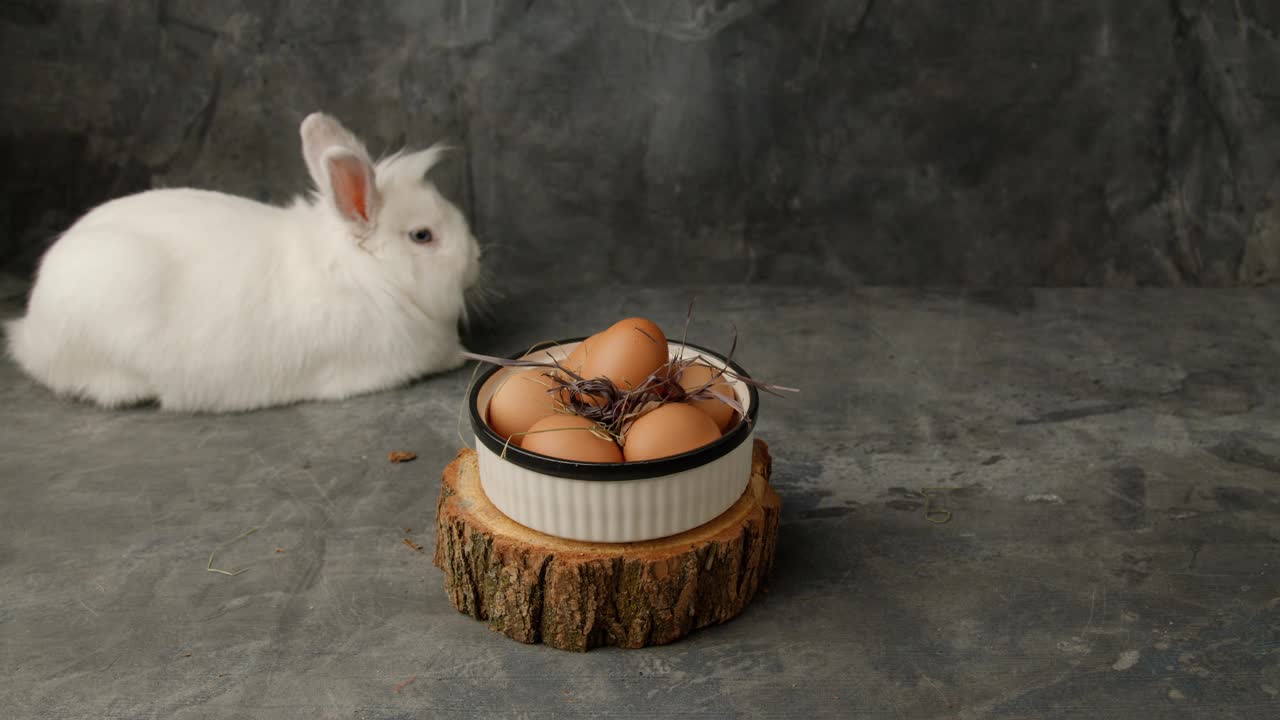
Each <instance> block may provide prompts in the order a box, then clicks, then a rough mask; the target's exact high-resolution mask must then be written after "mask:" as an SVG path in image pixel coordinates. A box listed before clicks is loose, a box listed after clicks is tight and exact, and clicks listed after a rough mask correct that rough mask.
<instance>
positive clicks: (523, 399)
mask: <svg viewBox="0 0 1280 720" xmlns="http://www.w3.org/2000/svg"><path fill="white" fill-rule="evenodd" d="M556 387H559V386H558V385H557V384H556V383H555V381H554V380H552V379H551V378H550V377H548V376H547V375H546V371H545V370H542V369H540V368H534V369H532V370H525V371H523V372H520V373H517V374H514V375H512V376H511V377H509V378H507V380H506V381H505V382H504V383H502V385H501V386H500V387H499V388H498V391H497V392H495V393H494V394H493V399H491V400H490V401H489V427H491V428H493V431H494V432H496V433H498V434H499V435H501V436H502V438H503V439H504V440H505V439H507V438H509V437H511V436H512V435H513V434H515V433H518V432H524V431H525V430H528V429H529V427H530V426H532V425H533V424H534V423H535V422H537V421H538V420H540V419H541V418H544V417H546V416H548V415H551V414H552V413H554V412H555V411H556V397H555V395H554V394H553V393H551V392H548V390H551V389H552V388H556Z"/></svg>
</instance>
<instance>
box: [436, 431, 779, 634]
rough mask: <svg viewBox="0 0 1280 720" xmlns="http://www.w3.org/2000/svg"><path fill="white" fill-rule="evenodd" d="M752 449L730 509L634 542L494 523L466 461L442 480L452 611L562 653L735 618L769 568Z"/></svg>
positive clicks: (771, 524) (767, 517)
mask: <svg viewBox="0 0 1280 720" xmlns="http://www.w3.org/2000/svg"><path fill="white" fill-rule="evenodd" d="M770 465H771V459H770V457H769V449H768V446H767V445H766V444H765V443H764V441H762V440H756V441H755V447H754V448H753V457H752V468H751V481H750V483H749V484H748V485H747V489H746V491H745V492H744V493H743V495H742V497H741V498H740V499H739V500H738V502H737V503H736V504H734V505H733V507H731V508H729V509H728V510H727V511H725V512H724V514H722V515H721V516H720V517H718V518H716V519H715V520H712V521H711V522H708V523H706V524H704V525H701V526H699V527H697V528H694V529H692V530H689V531H687V532H684V533H681V534H679V535H673V536H671V537H667V538H660V539H657V540H649V541H645V542H637V543H586V542H578V541H574V540H564V539H561V538H556V537H552V536H550V535H544V534H542V533H539V532H536V531H534V530H530V529H529V528H526V527H524V526H523V525H520V524H518V523H516V522H515V521H513V520H511V519H510V518H508V517H507V516H505V515H503V514H502V513H501V512H500V511H499V510H498V509H497V508H496V507H494V506H493V504H492V503H490V502H489V499H488V498H487V497H485V495H484V491H483V490H482V489H481V487H480V475H479V470H478V467H477V464H476V456H475V452H474V451H473V450H470V449H464V450H462V451H460V452H459V453H458V455H457V457H456V458H454V460H453V462H452V463H450V464H449V466H448V467H447V468H445V471H444V477H443V478H442V481H441V486H440V498H439V501H438V502H437V504H436V547H435V557H434V562H435V564H436V566H437V567H439V568H440V569H441V570H442V571H443V572H444V586H445V590H446V591H447V592H448V594H449V599H450V600H451V601H452V602H453V606H454V607H455V608H457V609H458V610H459V611H461V612H463V613H465V614H467V615H470V616H471V617H474V618H476V619H477V620H482V621H484V622H486V623H488V625H489V627H490V628H491V629H493V630H494V631H497V632H500V633H503V634H504V635H506V636H508V637H510V638H512V639H514V640H518V641H520V642H523V643H537V642H542V643H544V644H546V645H550V646H552V647H557V648H560V649H563V650H574V651H586V650H590V649H591V648H593V647H599V646H602V645H615V646H619V647H626V648H639V647H645V646H648V645H662V644H665V643H669V642H672V641H674V640H677V639H679V638H681V637H684V636H685V635H687V634H689V633H690V632H692V631H694V630H697V629H699V628H703V627H706V626H708V625H713V624H717V623H722V622H725V621H726V620H729V619H731V618H733V617H734V616H736V615H737V614H738V613H740V612H742V609H743V608H744V607H745V606H746V605H747V603H748V602H750V601H751V599H752V598H753V597H754V596H755V594H756V592H757V591H758V590H760V589H761V587H762V586H763V585H764V583H765V582H766V580H767V578H768V576H769V574H770V573H771V572H772V570H773V560H774V552H775V549H776V547H777V539H778V517H779V514H780V512H781V510H782V501H781V499H780V498H779V497H778V495H777V493H775V492H774V491H773V488H772V487H770V485H769V471H770Z"/></svg>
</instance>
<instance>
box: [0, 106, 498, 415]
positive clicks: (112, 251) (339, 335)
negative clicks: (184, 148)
mask: <svg viewBox="0 0 1280 720" xmlns="http://www.w3.org/2000/svg"><path fill="white" fill-rule="evenodd" d="M301 131H302V137H303V148H304V156H305V158H306V161H307V165H308V168H309V169H310V171H311V174H312V177H313V178H314V179H315V181H316V186H317V188H318V192H317V193H316V194H314V195H313V196H312V197H311V198H309V199H302V198H299V199H298V200H296V201H295V202H294V203H293V204H292V205H291V206H288V207H275V206H270V205H264V204H261V203H257V202H254V201H251V200H247V199H244V198H240V197H235V196H231V195H226V194H222V193H217V192H209V191H204V190H193V189H167V190H151V191H148V192H143V193H140V194H137V195H132V196H129V197H124V198H120V199H117V200H113V201H111V202H108V203H106V204H104V205H102V206H99V207H97V208H95V209H94V210H92V211H91V212H89V213H88V214H87V215H85V216H84V217H83V218H81V219H80V220H79V221H78V222H76V223H75V224H74V225H73V226H72V227H71V228H70V229H69V230H67V232H66V233H65V234H64V235H63V236H62V237H61V238H59V239H58V241H57V242H56V243H54V245H53V246H52V247H51V248H50V249H49V251H48V252H47V253H46V254H45V256H44V258H43V259H42V260H41V263H40V267H39V270H38V273H37V276H36V283H35V287H34V288H33V289H32V292H31V298H30V302H29V305H28V308H27V314H26V316H25V317H24V318H21V319H19V320H15V321H13V322H11V323H9V327H8V334H9V351H10V354H11V355H12V356H13V358H14V359H15V360H16V361H17V362H18V364H19V365H20V366H21V367H22V368H23V370H25V371H26V372H27V373H28V374H30V375H31V376H32V377H34V378H36V379H37V380H39V381H40V382H42V383H44V384H45V385H47V386H49V387H50V388H52V389H53V390H54V391H55V392H57V393H59V394H62V395H68V396H76V397H81V398H86V399H89V400H92V401H94V402H96V403H98V404H100V405H103V406H108V407H115V406H121V405H128V404H134V403H138V402H141V401H147V400H158V401H159V403H160V405H161V407H163V408H165V409H168V410H182V411H213V412H218V411H237V410H250V409H254V408H261V407H266V406H272V405H280V404H286V403H292V402H296V401H301V400H310V399H337V398H345V397H349V396H352V395H356V394H360V393H366V392H371V391H375V390H381V389H386V388H390V387H393V386H397V385H401V384H403V383H405V382H407V381H409V380H411V379H413V378H415V377H419V376H422V375H425V374H430V373H433V372H439V371H444V370H448V369H452V368H455V367H458V366H459V365H461V364H462V362H463V359H462V357H461V351H462V349H463V348H462V345H461V341H460V339H459V337H458V327H457V325H458V321H459V318H460V316H462V314H463V312H464V300H463V293H464V291H465V290H466V289H467V288H468V287H469V286H471V285H472V284H474V283H475V281H476V278H477V276H478V273H479V260H480V251H479V248H478V246H477V244H476V241H475V239H474V238H473V237H472V235H471V232H470V229H469V228H468V226H467V222H466V219H465V218H464V217H463V216H462V214H461V213H460V212H459V211H458V209H457V208H456V207H455V206H454V205H452V204H451V203H449V202H448V201H447V200H445V198H444V197H443V196H441V195H440V193H439V192H438V191H437V190H436V189H435V187H434V186H433V185H432V184H431V183H429V182H428V181H426V179H425V174H426V172H427V170H428V169H430V167H431V165H432V164H433V163H434V162H435V161H436V160H437V158H438V157H439V154H440V149H439V148H432V149H429V150H425V151H421V152H417V153H412V154H397V155H395V156H392V157H390V158H388V159H386V160H384V161H382V162H381V163H379V164H378V165H377V166H376V168H375V167H374V166H373V165H372V163H371V162H370V161H369V158H368V154H367V152H366V151H365V149H364V147H363V145H361V144H360V143H359V141H358V140H356V139H355V138H354V137H353V136H352V135H351V134H350V133H349V132H348V131H346V129H345V128H343V127H342V126H341V125H340V124H338V122H337V121H336V120H333V119H332V118H330V117H328V116H325V115H321V114H319V113H316V114H313V115H311V116H309V117H308V118H307V119H306V120H305V121H303V124H302V128H301ZM353 158H354V160H353ZM356 161H358V162H356ZM335 163H346V164H345V165H342V167H346V168H351V167H356V168H365V169H367V171H368V173H370V176H371V177H374V178H376V192H370V193H369V196H368V197H367V198H365V199H366V209H367V210H368V211H370V212H369V214H370V217H369V218H368V219H367V221H366V220H362V219H361V218H360V217H356V216H354V215H351V214H348V215H347V216H344V214H343V212H342V211H341V210H340V209H339V207H340V206H342V203H337V202H335V197H334V187H335V185H334V184H333V183H332V182H331V180H332V178H331V174H332V173H335V172H340V171H341V167H339V166H338V165H336V164H335ZM358 174H359V173H358V172H357V173H356V175H358ZM338 185H341V183H338ZM344 197H346V199H347V200H348V202H347V203H346V205H347V206H348V207H350V206H351V202H350V200H351V196H350V194H348V195H346V196H344ZM419 227H427V228H430V229H431V230H432V232H433V235H434V236H435V238H436V239H435V241H434V242H433V243H431V244H429V245H419V244H415V243H413V242H412V241H411V240H410V238H409V233H410V232H411V231H412V230H414V229H416V228H419Z"/></svg>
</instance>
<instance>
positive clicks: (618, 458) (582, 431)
mask: <svg viewBox="0 0 1280 720" xmlns="http://www.w3.org/2000/svg"><path fill="white" fill-rule="evenodd" d="M594 427H596V424H595V423H593V422H591V421H590V420H588V419H586V418H584V417H579V416H577V415H564V414H559V415H552V416H551V417H545V418H542V419H541V420H539V421H538V422H536V423H534V424H533V426H532V427H530V428H529V431H528V434H526V435H524V436H522V437H521V438H520V447H522V448H524V449H525V450H528V451H529V452H535V453H538V454H539V455H548V456H550V457H553V458H560V459H561V460H573V461H575V462H599V463H616V462H622V451H621V450H619V449H618V445H617V444H616V443H614V442H613V441H612V440H608V439H605V438H602V437H599V436H597V435H596V434H595V433H593V432H591V429H592V428H594Z"/></svg>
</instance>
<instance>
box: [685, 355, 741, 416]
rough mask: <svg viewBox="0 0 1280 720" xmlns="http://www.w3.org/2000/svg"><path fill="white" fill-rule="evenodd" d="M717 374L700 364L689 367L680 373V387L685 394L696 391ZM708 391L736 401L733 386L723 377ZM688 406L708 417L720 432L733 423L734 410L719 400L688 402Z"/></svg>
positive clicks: (707, 366)
mask: <svg viewBox="0 0 1280 720" xmlns="http://www.w3.org/2000/svg"><path fill="white" fill-rule="evenodd" d="M717 372H718V371H717V370H715V369H714V368H712V367H711V366H709V365H703V364H702V363H695V364H693V365H689V366H687V367H685V369H684V370H683V371H682V372H681V373H680V387H682V388H684V389H685V392H692V391H694V390H697V389H699V388H701V387H702V386H704V385H706V384H707V383H708V382H711V378H713V377H716V374H717ZM709 389H710V390H711V392H713V393H715V394H717V395H723V396H724V397H727V398H730V399H734V400H736V399H737V396H736V395H734V393H733V386H732V385H730V384H729V382H728V381H727V380H725V378H724V377H723V376H720V377H719V378H717V379H716V381H715V384H713V385H712V386H711V387H710V388H709ZM689 404H690V405H692V406H694V407H696V408H698V409H699V410H701V411H702V412H704V413H706V414H707V415H710V416H711V419H712V420H715V422H716V426H717V427H719V428H720V432H724V431H725V430H727V429H728V428H729V423H731V422H733V416H734V412H735V411H734V409H733V408H731V407H729V406H728V405H726V404H724V403H722V402H720V401H719V400H690V401H689Z"/></svg>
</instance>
